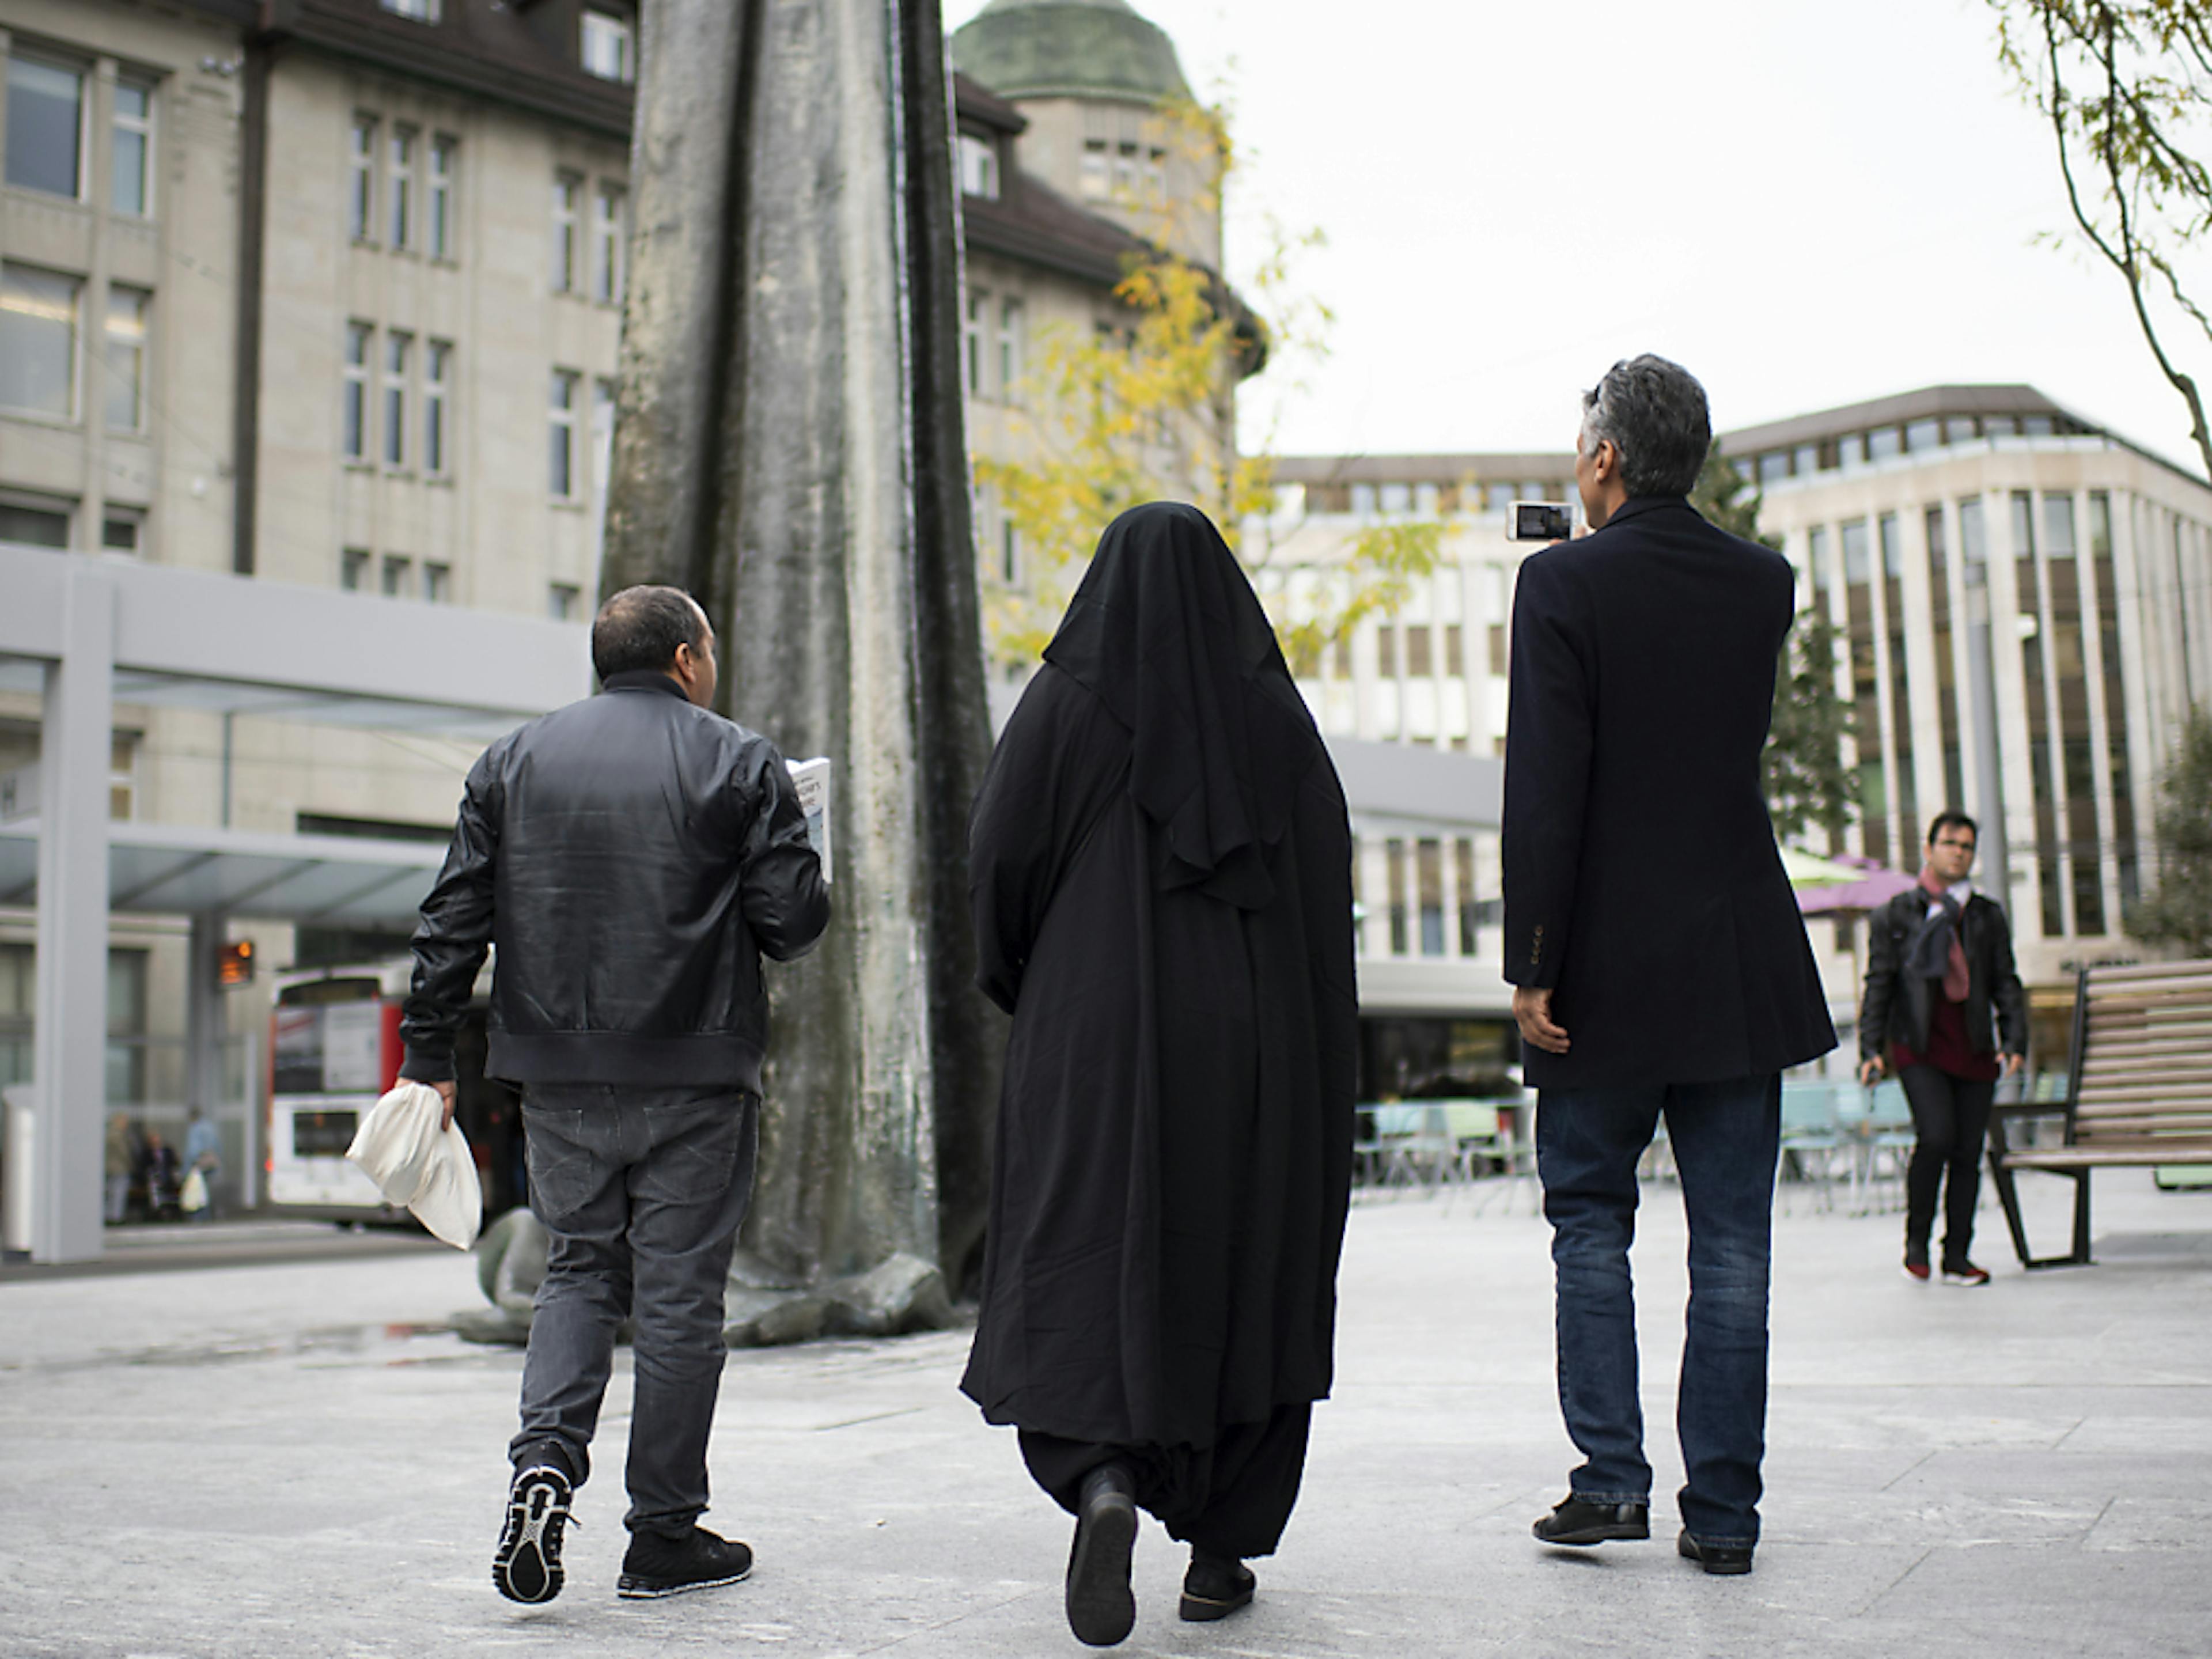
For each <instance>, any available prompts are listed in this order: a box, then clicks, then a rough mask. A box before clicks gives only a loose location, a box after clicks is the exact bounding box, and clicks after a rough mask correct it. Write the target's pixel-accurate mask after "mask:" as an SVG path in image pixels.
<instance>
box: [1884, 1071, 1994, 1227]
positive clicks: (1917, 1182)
mask: <svg viewBox="0 0 2212 1659" xmlns="http://www.w3.org/2000/svg"><path fill="white" fill-rule="evenodd" d="M1898 1080H1899V1082H1901V1083H1903V1084H1904V1085H1905V1103H1906V1104H1907V1105H1909V1106H1911V1109H1912V1127H1913V1131H1914V1133H1915V1135H1916V1136H1917V1139H1915V1140H1914V1142H1913V1146H1912V1162H1911V1164H1909V1165H1908V1166H1907V1167H1906V1169H1905V1251H1906V1254H1908V1255H1919V1256H1925V1255H1927V1254H1928V1240H1929V1235H1930V1234H1931V1233H1933V1232H1934V1231H1935V1230H1936V1189H1937V1188H1939V1187H1940V1188H1942V1189H1943V1265H1944V1266H1945V1267H1956V1266H1958V1265H1959V1264H1960V1263H1961V1262H1963V1261H1966V1256H1967V1253H1968V1252H1969V1251H1970V1250H1971V1249H1972V1248H1973V1243H1974V1201H1975V1200H1977V1199H1978V1198H1979V1197H1980V1196H1981V1192H1982V1144H1983V1143H1984V1141H1985V1140H1987V1139H1989V1133H1990V1105H1991V1103H1994V1102H1995V1100H1996V1093H1997V1085H1996V1084H1995V1083H1994V1082H1989V1083H1974V1082H1970V1081H1968V1080H1967V1079H1965V1078H1957V1077H1953V1076H1952V1075H1951V1074H1950V1073H1948V1072H1944V1071H1939V1070H1937V1069H1936V1067H1935V1066H1906V1067H1905V1069H1904V1070H1903V1071H1901V1072H1899V1073H1898Z"/></svg>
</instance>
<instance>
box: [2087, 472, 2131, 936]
mask: <svg viewBox="0 0 2212 1659" xmlns="http://www.w3.org/2000/svg"><path fill="white" fill-rule="evenodd" d="M2089 558H2090V562H2091V563H2092V564H2093V566H2094V568H2095V578H2094V580H2095V583H2096V592H2097V622H2096V626H2097V629H2098V633H2099V635H2100V641H2101V643H2102V644H2103V647H2104V653H2103V654H2104V671H2105V749H2106V764H2107V766H2108V767H2109V769H2110V771H2111V778H2112V841H2113V842H2114V845H2115V848H2116V850H2117V852H2118V871H2117V874H2118V878H2119V888H2120V912H2121V915H2123V916H2124V915H2126V914H2127V913H2128V912H2129V911H2130V910H2131V909H2133V908H2135V905H2136V901H2137V899H2139V898H2140V897H2141V896H2142V865H2141V863H2140V861H2139V860H2138V859H2137V856H2136V797H2135V776H2134V768H2133V766H2132V765H2131V764H2130V759H2129V745H2128V697H2127V683H2126V680H2125V678H2124V675H2123V672H2122V668H2121V664H2120V605H2119V584H2118V577H2117V575H2116V574H2115V573H2114V571H2113V568H2112V496H2111V495H2108V494H2106V492H2105V491H2103V490H2101V489H2100V490H2097V491H2094V492H2093V493H2092V494H2091V495H2090V497H2089Z"/></svg>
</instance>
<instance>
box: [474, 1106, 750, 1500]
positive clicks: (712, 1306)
mask: <svg viewBox="0 0 2212 1659" xmlns="http://www.w3.org/2000/svg"><path fill="white" fill-rule="evenodd" d="M522 1122H523V1130H524V1133H525V1136H526V1147H527V1154H528V1159H529V1168H530V1192H531V1207H532V1209H533V1210H534V1211H536V1212H537V1215H538V1219H539V1220H540V1221H542V1222H544V1224H545V1231H546V1232H547V1233H548V1234H549V1235H550V1238H549V1241H548V1244H549V1248H548V1252H547V1256H546V1262H545V1279H544V1283H543V1284H542V1285H539V1286H538V1299H537V1310H536V1313H535V1315H534V1316H533V1317H532V1321H531V1325H530V1351H529V1355H528V1358H526V1360H525V1361H524V1363H523V1368H522V1427H521V1431H520V1433H518V1434H517V1435H516V1436H515V1437H514V1439H513V1443H511V1444H510V1446H509V1447H508V1453H509V1455H510V1456H511V1457H512V1458H513V1462H514V1465H515V1467H516V1468H524V1467H526V1465H527V1464H529V1463H531V1462H539V1461H543V1460H544V1458H545V1457H546V1456H547V1455H549V1454H552V1455H557V1456H558V1458H559V1460H560V1461H561V1462H563V1463H565V1464H566V1465H567V1466H568V1473H569V1474H570V1476H571V1477H572V1478H573V1479H574V1480H575V1481H576V1482H577V1484H579V1485H581V1484H582V1483H583V1481H584V1480H585V1479H586V1477H587V1476H588V1475H589V1474H590V1473H591V1459H590V1453H589V1448H590V1446H591V1443H592V1431H593V1430H594V1429H595V1428H596V1427H597V1426H598V1425H599V1402H600V1400H601V1397H602V1396H603V1395H605V1393H606V1387H607V1374H608V1371H609V1370H610V1368H611V1365H612V1364H613V1359H614V1344H615V1330H616V1328H617V1326H619V1325H620V1324H621V1323H622V1322H623V1320H624V1319H625V1318H633V1317H634V1318H635V1322H636V1337H635V1355H636V1387H635V1397H634V1400H633V1401H632V1405H631V1410H630V1431H629V1468H628V1477H629V1498H630V1506H629V1515H628V1516H625V1517H624V1522H625V1524H626V1525H628V1526H629V1528H630V1529H631V1530H632V1531H634V1532H637V1531H643V1532H653V1533H659V1534H664V1535H666V1536H670V1537H680V1536H682V1535H683V1534H685V1533H688V1532H689V1531H690V1528H691V1527H692V1524H693V1523H694V1522H696V1520H697V1518H698V1516H699V1515H700V1513H701V1512H702V1510H705V1509H706V1507H707V1435H708V1431H709V1429H711V1428H712V1427H713V1425H714V1399H715V1395H716V1394H717V1392H718V1391H719V1390H720V1387H721V1382H722V1363H723V1361H724V1359H725V1358H726V1357H727V1353H728V1350H727V1348H726V1346H725V1345H724V1343H723V1340H722V1301H723V1291H724V1288H725V1286H726V1283H727V1281H728V1278H729V1272H730V1250H731V1247H732V1244H733V1243H735V1241H736V1239H737V1234H738V1224H739V1223H741V1222H742V1221H744V1218H745V1209H746V1206H748V1205H749V1204H750V1202H751V1201H752V1189H753V1154H754V1150H755V1147H756V1146H757V1140H758V1137H759V1133H760V1101H759V1099H758V1098H757V1097H755V1096H753V1095H750V1094H746V1093H744V1092H742V1091H731V1090H702V1089H698V1088H677V1089H665V1088H664V1089H640V1088H629V1087H623V1086H611V1085H562V1086H544V1087H538V1086H532V1088H530V1089H529V1090H528V1091H526V1095H525V1097H524V1100H523V1104H522Z"/></svg>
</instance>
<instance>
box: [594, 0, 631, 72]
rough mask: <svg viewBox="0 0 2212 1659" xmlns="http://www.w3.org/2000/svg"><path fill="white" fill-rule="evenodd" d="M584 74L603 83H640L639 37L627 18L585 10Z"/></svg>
mask: <svg viewBox="0 0 2212 1659" xmlns="http://www.w3.org/2000/svg"><path fill="white" fill-rule="evenodd" d="M583 56H584V73H585V74H586V75H596V76H599V78H600V79H601V80H602V81H635V80H636V79H637V34H636V31H635V29H633V28H632V27H630V21H629V19H628V18H627V17H617V16H616V15H614V14H613V13H612V12H607V11H599V10H595V9H592V8H590V7H586V9H585V10H584V40H583Z"/></svg>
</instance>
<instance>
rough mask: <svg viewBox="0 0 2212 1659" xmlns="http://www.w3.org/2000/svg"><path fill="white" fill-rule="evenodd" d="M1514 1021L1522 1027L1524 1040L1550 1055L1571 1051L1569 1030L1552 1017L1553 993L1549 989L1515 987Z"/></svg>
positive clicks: (1524, 986)
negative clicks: (1568, 1041) (1569, 1047)
mask: <svg viewBox="0 0 2212 1659" xmlns="http://www.w3.org/2000/svg"><path fill="white" fill-rule="evenodd" d="M1513 1018H1514V1022H1515V1023H1516V1024H1518V1025H1519V1026H1520V1028H1521V1036H1522V1041H1523V1042H1530V1043H1534V1045H1535V1046H1536V1047H1537V1048H1541V1049H1543V1050H1544V1052H1545V1053H1547V1054H1565V1053H1566V1052H1567V1034H1566V1031H1565V1029H1564V1028H1563V1027H1561V1026H1560V1025H1559V1024H1557V1023H1556V1022H1555V1021H1553V1018H1552V994H1551V992H1550V991H1549V990H1548V989H1546V990H1534V989H1531V988H1530V987H1528V986H1526V985H1516V986H1515V987H1513Z"/></svg>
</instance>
